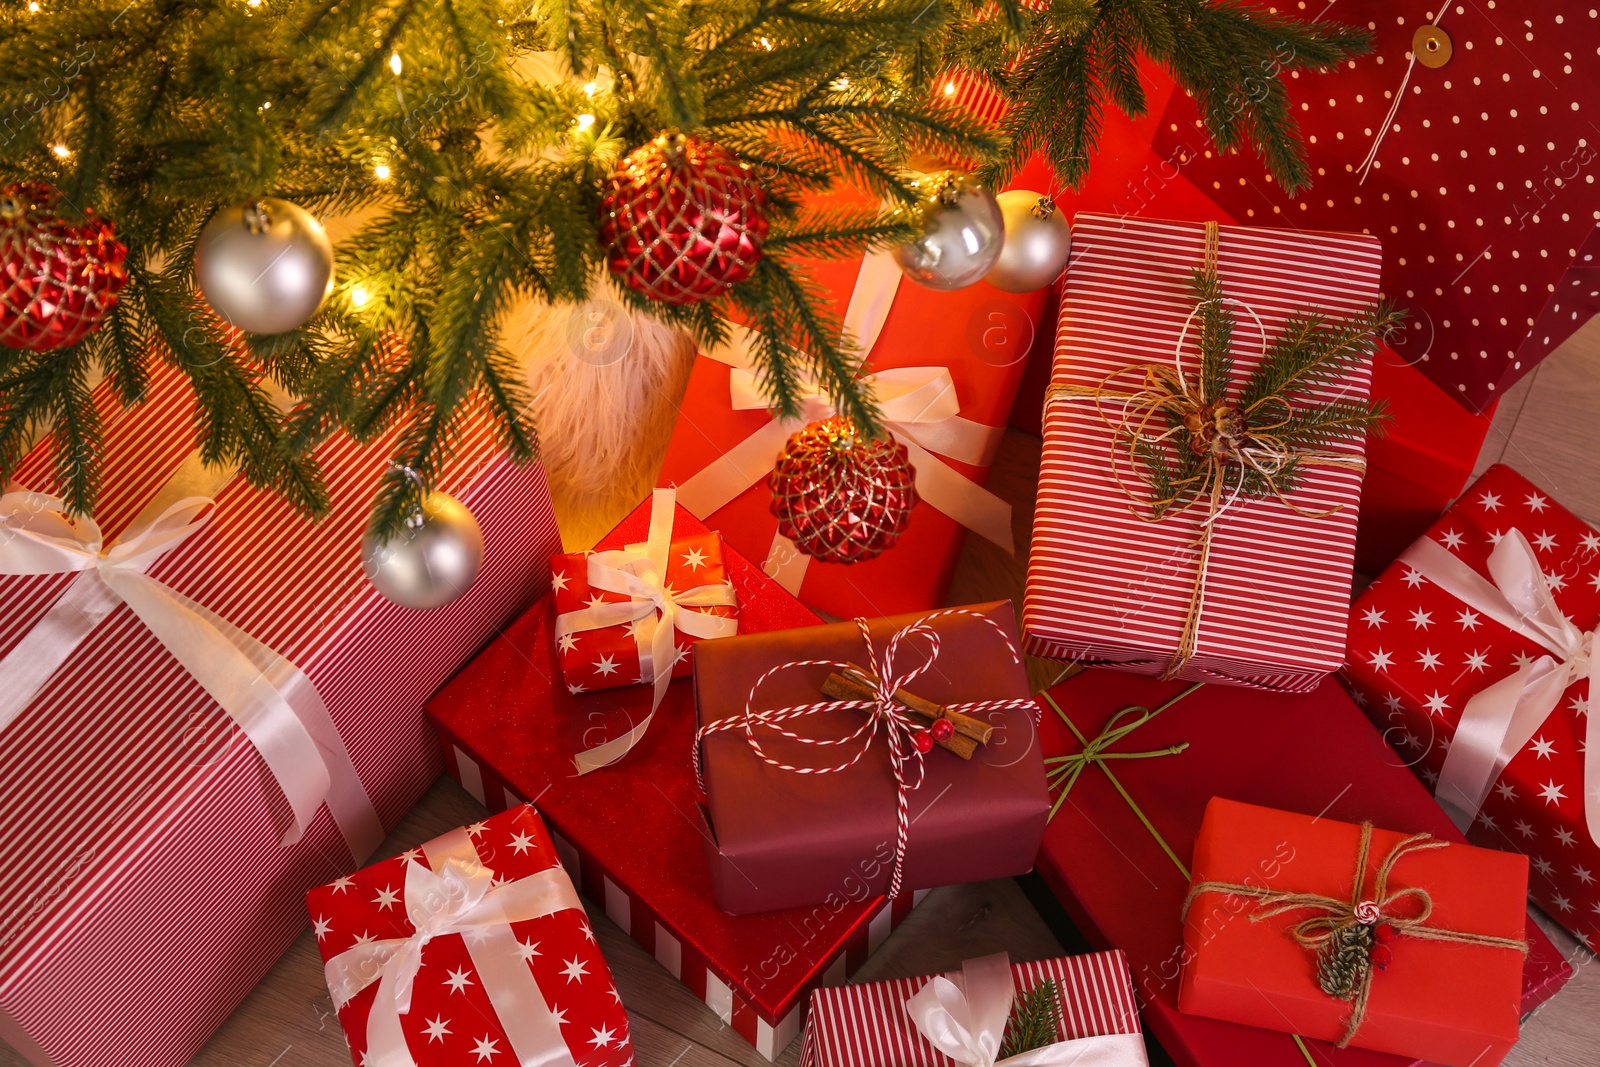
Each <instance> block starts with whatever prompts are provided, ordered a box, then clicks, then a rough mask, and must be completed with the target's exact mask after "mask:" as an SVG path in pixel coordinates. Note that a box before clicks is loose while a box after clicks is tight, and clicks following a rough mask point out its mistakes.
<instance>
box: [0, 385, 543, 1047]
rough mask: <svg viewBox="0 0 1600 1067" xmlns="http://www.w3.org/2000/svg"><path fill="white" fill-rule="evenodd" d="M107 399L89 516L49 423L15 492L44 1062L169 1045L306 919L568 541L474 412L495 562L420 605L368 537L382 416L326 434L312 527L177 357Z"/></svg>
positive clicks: (473, 440) (535, 477) (19, 656)
mask: <svg viewBox="0 0 1600 1067" xmlns="http://www.w3.org/2000/svg"><path fill="white" fill-rule="evenodd" d="M103 399H105V400H106V401H107V403H106V405H105V407H104V408H103V410H104V412H105V420H106V453H105V485H104V488H103V490H102V493H101V496H100V502H99V506H98V509H97V511H96V513H95V515H94V517H93V518H92V519H90V518H86V517H71V516H68V515H66V514H64V513H63V507H64V505H63V504H62V502H61V500H60V499H59V497H58V496H57V495H55V485H56V483H55V481H54V477H53V474H52V463H51V461H52V455H51V447H52V446H51V444H50V442H49V441H48V440H46V441H45V442H42V443H41V444H40V445H39V446H38V447H36V448H35V449H34V450H33V452H32V453H30V455H29V456H28V457H27V458H26V459H25V460H24V462H23V463H22V465H21V466H20V467H19V469H18V471H17V475H16V477H17V482H18V484H16V485H13V486H9V487H7V492H6V495H5V496H4V497H3V498H0V522H3V526H0V575H3V577H0V603H4V604H5V606H6V607H5V611H4V612H3V613H0V679H3V682H0V752H3V756H0V762H3V763H4V764H5V766H6V773H5V774H4V775H0V820H3V822H4V825H5V826H7V827H8V828H10V831H11V832H12V833H14V834H16V835H18V838H19V840H21V839H25V840H27V841H28V847H29V851H30V854H31V856H32V861H31V862H29V863H26V864H15V865H11V866H9V867H8V868H7V869H6V870H5V872H4V873H3V874H0V910H3V911H4V913H5V914H7V915H10V916H13V917H14V919H13V921H12V923H11V924H9V926H8V930H7V933H6V935H5V937H4V938H0V1037H3V1038H4V1039H5V1040H6V1041H7V1042H9V1043H10V1044H11V1045H12V1046H14V1047H15V1048H17V1049H18V1050H20V1051H21V1052H22V1053H23V1054H24V1055H26V1056H28V1057H29V1058H30V1059H32V1060H34V1061H35V1062H37V1063H40V1064H45V1063H49V1064H52V1065H53V1067H99V1065H106V1067H110V1065H112V1064H117V1065H120V1064H126V1063H129V1062H138V1063H141V1064H150V1065H174V1067H175V1065H177V1064H181V1063H186V1062H188V1060H189V1059H190V1058H191V1057H192V1056H193V1055H194V1053H195V1052H196V1051H197V1050H198V1049H199V1047H200V1046H201V1045H202V1044H203V1043H204V1042H205V1040H206V1039H207V1038H208V1037H209V1036H210V1035H211V1032H212V1030H213V1029H215V1027H216V1026H217V1025H219V1024H220V1023H221V1022H222V1020H223V1019H225V1018H226V1017H227V1016H228V1014H229V1013H230V1012H231V1011H233V1009H234V1008H235V1007H236V1006H237V1005H238V1003H239V1002H240V1001H241V1000H242V999H243V998H244V996H245V995H246V994H247V993H248V992H249V991H250V989H251V988H252V987H253V986H254V985H255V984H256V983H257V982H258V981H259V980H260V979H261V977H262V976H263V975H264V974H266V972H267V970H268V969H269V968H270V967H271V966H272V964H273V962H274V961H275V960H276V959H277V958H278V956H279V955H280V954H281V953H282V952H283V951H284V949H286V948H287V947H288V946H289V944H290V943H291V942H292V941H293V940H294V938H295V937H296V936H298V935H299V933H300V931H301V930H302V929H303V928H304V925H305V913H304V910H303V909H302V908H301V906H300V898H301V895H302V894H303V893H304V892H305V890H306V889H308V888H310V887H311V886H314V885H317V884H319V883H321V882H324V881H326V880H327V879H329V878H331V877H333V876H335V875H338V874H341V873H343V872H345V871H348V870H351V869H353V868H354V867H356V866H358V865H359V863H360V862H361V861H363V860H365V859H366V857H367V856H368V855H369V854H370V853H371V851H372V849H373V848H374V847H376V845H377V844H378V842H379V841H381V840H382V838H383V835H384V832H385V828H386V827H388V826H392V825H393V824H394V823H395V822H396V821H398V819H399V818H400V816H401V815H402V814H403V813H404V812H405V811H406V810H407V809H409V808H410V807H411V805H412V804H413V803H415V801H416V799H417V798H418V797H419V796H421V794H422V792H423V790H424V789H426V787H427V785H428V783H430V782H431V781H433V780H434V779H435V778H436V777H437V776H438V774H439V767H440V761H439V757H438V753H437V749H436V747H435V742H434V740H433V738H432V736H431V734H430V732H429V731H428V729H427V726H426V723H425V721H424V719H423V716H422V714H421V708H422V704H423V701H424V700H426V699H427V697H428V696H429V694H431V693H432V692H433V690H434V689H436V688H437V687H438V686H439V685H440V684H441V683H442V682H443V681H444V680H445V679H446V678H448V677H449V675H450V674H451V673H452V672H453V671H454V670H455V669H456V668H457V667H458V666H459V665H460V663H461V662H462V661H463V660H464V659H465V658H466V657H468V656H469V655H470V654H471V653H472V651H473V650H474V649H475V648H477V647H478V646H479V645H480V644H481V643H482V642H483V641H484V640H485V639H486V638H487V637H488V636H490V635H491V634H492V633H494V631H495V630H496V628H497V627H499V626H500V625H502V624H503V623H504V622H505V620H506V619H507V618H509V617H510V616H511V615H512V613H514V612H515V610H516V609H517V608H518V606H519V605H521V604H522V603H523V602H524V600H525V599H526V598H527V597H529V596H530V595H533V594H535V593H537V592H538V591H539V590H540V589H541V588H542V587H543V586H544V583H545V581H546V577H547V572H545V571H544V569H543V567H542V566H540V565H539V563H536V562H534V561H536V560H543V559H544V558H545V557H546V556H547V555H548V553H549V552H550V551H552V550H553V549H555V548H557V547H558V545H559V537H558V535H557V532H556V527H555V519H554V515H553V513H552V512H551V508H550V499H549V494H548V491H547V490H546V487H545V482H544V474H543V471H542V470H541V469H540V468H539V467H538V466H537V465H533V466H528V467H523V468H518V467H515V466H514V465H512V464H511V463H510V461H509V460H507V459H506V458H505V456H504V454H503V453H502V452H501V451H500V449H499V448H498V446H497V445H496V444H495V442H494V439H493V435H492V434H491V433H490V431H489V429H488V428H487V426H475V427H472V428H469V430H468V432H467V433H466V434H465V435H464V436H463V439H462V440H461V441H460V442H459V444H458V447H457V448H456V449H455V451H454V454H453V456H452V458H451V461H450V463H449V464H448V465H447V466H446V468H445V470H444V471H443V472H442V474H441V477H440V481H439V488H440V489H442V490H444V491H446V492H449V493H451V494H453V495H455V496H457V497H458V498H459V499H460V500H461V501H462V502H463V503H464V504H465V505H466V506H467V507H468V508H470V509H471V510H472V512H473V513H474V515H475V516H476V518H477V520H478V522H479V524H480V526H481V527H482V530H483V535H484V541H485V554H484V563H483V567H482V569H481V570H480V571H479V573H478V576H477V578H476V580H475V582H474V583H473V585H472V586H471V588H470V589H469V590H468V591H467V592H466V593H465V594H464V595H463V596H462V597H460V598H459V599H458V600H456V601H455V602H454V603H452V604H449V605H448V606H445V607H442V608H438V609H435V610H433V611H428V612H421V611H415V610H412V609H409V608H403V607H400V606H399V605H397V604H394V603H392V602H390V601H388V600H386V599H385V598H384V597H383V596H382V595H381V594H380V593H379V592H378V591H377V590H376V589H375V588H374V587H373V586H372V584H371V583H370V582H368V580H367V579H366V577H365V576H364V575H363V574H362V570H361V563H360V551H359V545H360V542H361V535H362V532H363V530H364V529H365V526H366V523H367V520H368V517H369V514H370V511H369V509H370V504H371V494H372V490H373V486H374V484H375V481H376V478H377V476H378V475H379V474H381V473H382V472H383V470H384V469H385V465H386V457H387V456H388V455H389V454H390V453H389V451H388V449H389V448H390V447H391V439H390V438H388V437H385V438H380V439H379V440H376V441H374V442H372V443H371V444H369V445H366V446H356V445H353V444H352V443H350V442H349V441H344V440H340V441H333V442H330V443H329V444H328V445H327V446H325V447H324V448H323V449H322V450H321V451H320V452H319V453H318V456H317V459H318V461H319V462H320V464H321V466H322V469H323V472H324V474H325V475H326V478H327V484H328V489H329V492H330V495H331V510H330V513H329V514H328V515H326V516H325V517H324V518H323V519H321V520H320V521H319V522H312V521H310V520H308V519H306V518H305V517H303V516H300V515H297V514H296V513H295V512H294V510H293V509H292V508H291V507H290V506H289V505H288V504H287V503H285V502H284V501H282V500H280V499H278V498H276V497H274V496H273V495H271V494H270V493H267V492H264V491H261V490H258V489H254V488H251V487H250V486H249V485H247V484H246V483H245V481H244V479H243V478H241V477H238V476H236V475H235V474H234V473H233V472H232V471H230V470H225V469H219V468H214V467H210V466H207V465H206V464H204V463H203V462H201V461H200V459H199V457H198V455H197V454H196V453H195V451H194V443H193V439H192V435H191V427H193V426H194V399H193V394H192V392H191V391H190V390H189V388H188V386H187V385H186V384H185V382H184V379H183V377H182V375H181V374H179V373H177V372H176V371H173V370H170V369H160V370H157V371H156V372H154V373H153V375H152V379H151V382H150V388H149V391H148V393H147V395H146V397H145V399H144V402H143V403H142V404H141V405H139V406H138V407H136V408H132V409H128V410H121V409H120V408H119V407H117V406H116V405H114V403H112V402H111V401H110V397H109V395H108V394H103ZM206 856H211V857H216V856H226V857H227V862H226V863H198V862H197V860H196V857H206ZM180 870H181V871H184V872H187V873H186V874H185V877H184V878H183V879H181V880H180V881H178V882H174V880H173V876H172V872H173V871H180ZM174 959H188V960H205V961H211V962H210V963H209V964H208V965H207V966H205V967H197V968H177V969H174V967H173V962H172V961H173V960H174ZM150 974H163V975H166V976H167V977H166V979H165V980H164V981H163V982H161V983H159V984H157V985H152V984H151V983H149V982H148V981H145V980H144V978H143V976H146V975H150ZM90 1003H92V1004H95V1005H96V1006H97V1009H96V1011H95V1012H93V1013H92V1015H86V1014H85V1012H84V1010H83V1005H84V1004H90Z"/></svg>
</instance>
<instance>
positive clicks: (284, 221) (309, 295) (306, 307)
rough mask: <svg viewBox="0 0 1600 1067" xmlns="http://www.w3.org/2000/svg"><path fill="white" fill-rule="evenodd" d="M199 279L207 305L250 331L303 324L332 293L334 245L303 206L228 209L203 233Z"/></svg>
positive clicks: (271, 203)
mask: <svg viewBox="0 0 1600 1067" xmlns="http://www.w3.org/2000/svg"><path fill="white" fill-rule="evenodd" d="M194 270H195V279H196V281H197V282H198V283H199V285H200V292H201V293H202V294H203V295H204V296H205V298H206V303H208V304H210V305H211V309H212V310H213V311H215V312H216V313H217V314H218V315H219V316H221V317H222V319H223V321H224V322H226V323H228V325H230V326H236V327H238V328H239V329H241V330H243V331H245V332H246V333H257V334H275V333H287V332H288V331H290V330H293V329H295V328H297V327H300V326H303V325H305V323H306V322H307V321H308V320H310V318H311V316H313V315H315V314H316V313H317V309H318V308H320V307H321V306H322V302H323V300H325V299H327V296H328V294H329V293H330V292H332V290H333V242H331V241H329V240H328V233H327V231H326V230H324V229H323V228H322V223H320V222H318V221H317V219H316V216H314V215H312V214H311V213H310V212H309V211H307V210H306V209H305V208H303V207H301V206H299V205H298V204H291V203H290V202H289V201H287V200H279V199H276V198H275V197H270V196H269V197H262V198H261V199H259V200H251V201H247V202H246V203H243V204H240V205H239V206H237V207H231V208H224V209H223V210H221V211H219V212H217V214H216V215H215V216H214V217H213V218H212V220H211V221H210V222H208V223H206V227H205V229H203V230H201V231H200V239H199V241H198V242H197V243H196V244H195V249H194Z"/></svg>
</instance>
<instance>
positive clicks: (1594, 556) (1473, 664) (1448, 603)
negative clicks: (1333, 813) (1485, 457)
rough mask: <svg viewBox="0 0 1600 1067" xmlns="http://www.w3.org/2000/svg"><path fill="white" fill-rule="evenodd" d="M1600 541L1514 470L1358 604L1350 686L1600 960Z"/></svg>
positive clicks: (1469, 827)
mask: <svg viewBox="0 0 1600 1067" xmlns="http://www.w3.org/2000/svg"><path fill="white" fill-rule="evenodd" d="M1597 573H1600V532H1597V531H1595V530H1593V529H1591V528H1590V527H1589V526H1588V524H1586V523H1585V522H1583V521H1582V520H1581V519H1579V518H1578V517H1577V516H1575V515H1573V514H1572V513H1571V512H1570V511H1568V510H1567V509H1566V508H1564V507H1562V506H1561V504H1560V503H1558V502H1557V501H1555V500H1554V499H1552V498H1551V497H1550V496H1549V495H1548V494H1546V493H1544V492H1542V491H1541V490H1539V489H1538V488H1537V487H1535V486H1534V485H1533V484H1532V483H1531V482H1529V481H1528V480H1527V479H1526V478H1524V477H1523V476H1522V475H1520V474H1518V473H1517V472H1516V471H1514V470H1512V469H1511V468H1510V467H1505V466H1495V467H1491V468H1489V470H1488V471H1487V472H1486V473H1485V474H1484V475H1483V477H1481V478H1479V479H1478V480H1477V481H1476V482H1474V483H1473V484H1472V485H1471V486H1469V487H1468V489H1467V491H1466V492H1465V493H1463V494H1462V495H1461V498H1460V499H1459V500H1458V501H1456V503H1455V505H1454V506H1453V507H1452V508H1451V509H1450V510H1449V511H1447V512H1446V513H1445V514H1444V516H1443V517H1442V518H1441V519H1439V521H1438V522H1436V523H1435V524H1434V525H1433V528H1432V529H1430V530H1429V531H1428V533H1427V534H1426V536H1424V537H1422V538H1421V539H1419V540H1418V541H1417V542H1416V543H1415V544H1413V545H1412V546H1411V547H1410V548H1408V549H1407V550H1406V551H1405V552H1404V553H1403V554H1402V555H1401V556H1400V558H1399V559H1398V560H1397V561H1396V562H1395V564H1394V565H1393V566H1392V567H1390V568H1389V569H1388V570H1387V571H1385V572H1384V573H1383V574H1382V576H1380V577H1379V578H1378V579H1377V581H1375V582H1373V583H1372V585H1371V586H1369V587H1368V588H1367V590H1366V592H1364V593H1362V595H1361V597H1360V598H1359V599H1358V600H1357V601H1356V602H1355V604H1354V606H1353V607H1352V609H1351V614H1350V651H1349V656H1348V658H1347V660H1346V663H1345V666H1344V671H1343V677H1344V680H1345V682H1346V684H1347V685H1348V686H1349V687H1350V688H1351V690H1352V692H1353V693H1354V695H1355V697H1356V699H1357V701H1358V702H1359V703H1361V704H1362V706H1363V707H1365V709H1366V712H1367V714H1368V716H1370V717H1371V718H1372V720H1373V721H1374V722H1375V723H1377V724H1378V726H1379V727H1380V728H1382V729H1383V730H1384V731H1385V733H1386V735H1387V737H1388V739H1389V741H1390V743H1391V744H1393V745H1394V747H1395V749H1396V750H1397V751H1398V752H1399V753H1400V754H1401V756H1402V757H1404V758H1405V759H1406V761H1407V763H1409V764H1410V765H1411V766H1412V768H1413V769H1414V770H1415V771H1416V772H1417V773H1418V774H1419V775H1421V776H1422V778H1423V780H1424V781H1425V782H1426V783H1427V784H1428V785H1430V786H1431V787H1432V788H1433V790H1434V793H1435V796H1436V797H1437V798H1438V800H1439V802H1440V803H1441V804H1442V805H1443V806H1444V807H1445V809H1446V810H1447V811H1448V812H1450V814H1451V816H1452V817H1453V818H1454V819H1455V821H1456V824H1457V825H1458V826H1460V827H1461V828H1462V829H1463V830H1465V831H1466V834H1467V837H1468V839H1469V840H1471V841H1473V842H1475V843H1477V844H1481V845H1484V846H1487V847H1489V848H1497V849H1501V850H1505V851H1514V852H1522V853H1525V854H1526V855H1527V856H1528V858H1529V861H1530V862H1531V864H1532V869H1531V871H1530V872H1529V892H1530V895H1531V896H1532V897H1533V900H1534V902H1535V903H1537V904H1538V905H1539V906H1540V907H1541V908H1543V909H1544V910H1545V911H1546V912H1547V913H1548V914H1549V915H1550V917H1551V918H1552V919H1555V920H1556V921H1557V922H1559V923H1561V924H1562V925H1563V926H1565V927H1567V928H1568V929H1569V930H1571V931H1572V932H1573V933H1574V934H1576V935H1577V936H1578V937H1579V938H1581V939H1582V940H1583V941H1584V942H1585V943H1586V944H1588V945H1589V946H1590V947H1591V948H1600V714H1596V711H1595V710H1594V709H1592V707H1591V700H1592V699H1593V694H1595V693H1600V689H1596V688H1593V687H1594V686H1595V684H1596V680H1597V679H1600V656H1596V654H1595V649H1596V636H1595V635H1596V633H1597V632H1600V579H1597V578H1596V577H1595V575H1596V574H1597Z"/></svg>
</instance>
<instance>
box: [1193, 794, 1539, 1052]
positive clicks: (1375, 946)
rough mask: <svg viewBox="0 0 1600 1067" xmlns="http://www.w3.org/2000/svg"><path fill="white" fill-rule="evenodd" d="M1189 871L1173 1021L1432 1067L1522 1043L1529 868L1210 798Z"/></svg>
mask: <svg viewBox="0 0 1600 1067" xmlns="http://www.w3.org/2000/svg"><path fill="white" fill-rule="evenodd" d="M1191 867H1192V869H1191V872H1190V886H1189V894H1188V896H1187V897H1186V899H1185V902H1184V907H1185V920H1184V942H1183V943H1184V965H1183V978H1182V985H1181V987H1180V988H1179V991H1178V1008H1179V1010H1181V1011H1185V1012H1190V1013H1193V1014H1197V1015H1206V1016H1209V1017H1211V1018H1214V1019H1226V1020H1230V1021H1232V1022H1239V1023H1246V1024H1249V1025H1251V1026H1261V1027H1265V1028H1267V1029H1269V1030H1283V1031H1285V1032H1288V1033H1299V1034H1304V1035H1307V1036H1313V1037H1319V1038H1322V1039H1323V1040H1325V1041H1334V1042H1336V1043H1337V1044H1338V1045H1339V1046H1341V1047H1343V1046H1350V1047H1357V1048H1368V1049H1375V1050H1378V1051H1382V1052H1393V1053H1396V1054H1398V1055H1404V1056H1413V1057H1416V1058H1418V1059H1426V1060H1431V1061H1434V1062H1438V1063H1470V1064H1474V1065H1481V1067H1494V1065H1495V1064H1497V1063H1499V1062H1500V1061H1501V1059H1503V1058H1504V1057H1505V1054H1506V1053H1507V1052H1508V1051H1509V1050H1510V1049H1511V1046H1512V1045H1514V1044H1516V1041H1517V1020H1518V1018H1519V1016H1520V1015H1521V1002H1522V967H1523V956H1524V953H1525V952H1526V950H1527V942H1526V941H1525V940H1524V935H1523V931H1524V929H1525V927H1526V924H1527V905H1526V903H1525V901H1526V899H1527V895H1528V862H1527V860H1525V859H1524V858H1523V857H1521V856H1517V855H1514V854H1512V853H1508V852H1495V851H1491V850H1489V849H1485V848H1474V847H1473V846H1471V845H1465V844H1462V843H1460V842H1459V841H1454V842H1452V841H1444V840H1441V839H1439V838H1435V837H1434V836H1433V835H1432V834H1429V833H1426V832H1423V833H1401V832H1397V831H1394V830H1385V829H1383V828H1382V827H1374V826H1373V825H1372V824H1371V823H1370V822H1366V823H1362V824H1360V825H1356V824H1353V823H1347V822H1340V821H1338V820H1337V819H1330V818H1326V817H1322V816H1318V815H1314V814H1311V815H1305V814H1300V813H1298V812H1287V811H1280V810H1278V809H1276V808H1264V807H1260V806H1258V805H1254V804H1241V803H1238V802H1237V801H1232V800H1226V799H1223V798H1221V797H1217V798H1214V799H1213V800H1212V801H1211V802H1210V803H1209V804H1208V805H1207V806H1206V813H1205V819H1204V821H1203V822H1202V823H1201V824H1200V833H1199V834H1198V836H1197V837H1196V838H1195V843H1194V859H1193V862H1192V865H1191Z"/></svg>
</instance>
